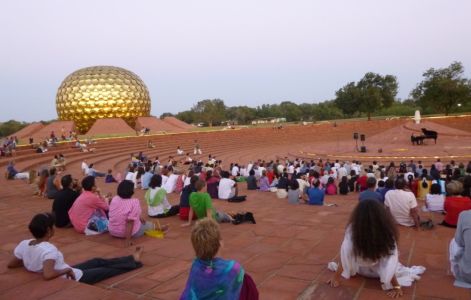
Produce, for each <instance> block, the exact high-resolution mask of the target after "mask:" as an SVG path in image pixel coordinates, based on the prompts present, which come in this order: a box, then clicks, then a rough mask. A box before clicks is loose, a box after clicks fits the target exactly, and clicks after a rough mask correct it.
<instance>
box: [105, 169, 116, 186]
mask: <svg viewBox="0 0 471 300" xmlns="http://www.w3.org/2000/svg"><path fill="white" fill-rule="evenodd" d="M113 182H118V181H117V180H116V179H115V178H114V177H113V171H112V170H111V169H108V173H107V174H106V176H105V183H113Z"/></svg>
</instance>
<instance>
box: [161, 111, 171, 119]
mask: <svg viewBox="0 0 471 300" xmlns="http://www.w3.org/2000/svg"><path fill="white" fill-rule="evenodd" d="M173 116H174V115H173V114H172V113H169V112H165V113H163V114H161V115H160V119H163V118H165V117H173Z"/></svg>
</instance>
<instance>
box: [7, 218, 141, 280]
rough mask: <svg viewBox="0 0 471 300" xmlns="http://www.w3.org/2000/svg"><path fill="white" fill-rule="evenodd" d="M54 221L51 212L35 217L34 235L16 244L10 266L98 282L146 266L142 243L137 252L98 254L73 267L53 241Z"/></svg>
mask: <svg viewBox="0 0 471 300" xmlns="http://www.w3.org/2000/svg"><path fill="white" fill-rule="evenodd" d="M54 221H55V220H54V216H53V215H52V214H50V213H41V214H37V215H35V216H34V217H33V219H32V220H31V222H30V224H29V226H28V228H29V230H30V232H31V234H32V235H33V237H34V238H33V239H28V240H23V241H21V242H20V243H19V244H18V246H16V248H15V250H14V251H13V254H14V257H13V258H12V259H11V260H10V262H9V263H8V268H18V267H22V266H23V267H25V269H26V270H28V271H30V272H35V273H42V275H43V278H44V279H45V280H51V279H54V278H57V277H63V278H68V279H72V280H75V281H79V282H82V283H86V284H95V283H97V282H99V281H102V280H105V279H107V278H110V277H113V276H116V275H120V274H123V273H126V272H129V271H132V270H134V269H137V268H140V267H142V263H141V262H140V259H141V255H142V252H143V248H142V247H137V248H136V251H135V252H134V254H133V255H129V256H124V257H117V258H110V259H105V258H94V259H91V260H88V261H86V262H83V263H80V264H77V265H75V266H72V267H71V266H70V265H68V264H67V263H65V261H64V256H63V254H62V253H61V252H60V251H59V250H58V249H57V248H56V246H54V245H53V244H51V243H50V242H49V240H50V239H51V238H52V237H53V236H54Z"/></svg>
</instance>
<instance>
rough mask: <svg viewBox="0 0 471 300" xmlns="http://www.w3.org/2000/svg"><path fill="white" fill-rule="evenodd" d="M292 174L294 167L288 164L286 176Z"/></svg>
mask: <svg viewBox="0 0 471 300" xmlns="http://www.w3.org/2000/svg"><path fill="white" fill-rule="evenodd" d="M293 173H294V165H293V164H290V165H289V166H288V174H293Z"/></svg>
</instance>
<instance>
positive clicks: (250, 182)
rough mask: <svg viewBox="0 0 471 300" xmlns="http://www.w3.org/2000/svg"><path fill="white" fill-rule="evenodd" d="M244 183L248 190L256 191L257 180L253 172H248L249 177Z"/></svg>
mask: <svg viewBox="0 0 471 300" xmlns="http://www.w3.org/2000/svg"><path fill="white" fill-rule="evenodd" d="M246 181H247V189H248V190H252V191H254V190H257V189H258V186H257V178H255V171H254V170H253V169H252V170H250V171H249V176H247V179H246Z"/></svg>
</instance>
